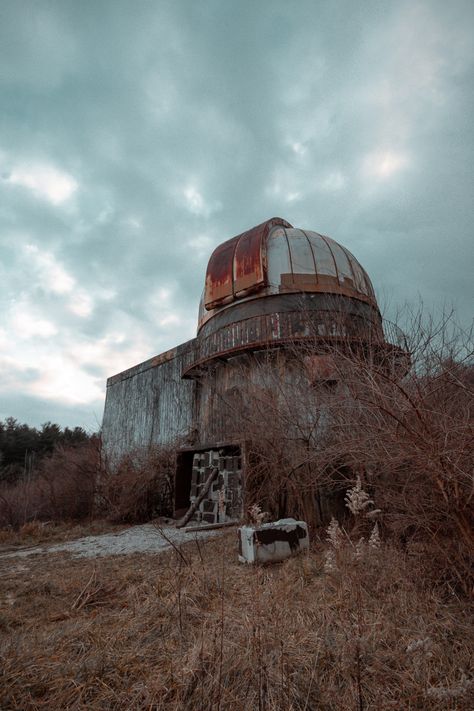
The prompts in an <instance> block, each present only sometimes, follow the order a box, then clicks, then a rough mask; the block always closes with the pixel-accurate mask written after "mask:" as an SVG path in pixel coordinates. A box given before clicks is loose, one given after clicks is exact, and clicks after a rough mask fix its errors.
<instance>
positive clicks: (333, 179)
mask: <svg viewBox="0 0 474 711" xmlns="http://www.w3.org/2000/svg"><path fill="white" fill-rule="evenodd" d="M473 19H474V3H473V2H472V0H466V2H463V1H462V0H451V1H450V2H446V0H442V2H436V1H424V2H417V1H416V0H409V1H408V2H403V1H402V0H396V1H395V2H385V1H384V0H375V1H373V2H371V1H370V0H364V2H354V0H347V2H343V1H338V0H326V1H324V0H319V1H318V0H310V1H304V0H298V1H297V0H294V1H293V2H290V1H289V0H284V1H283V2H280V1H279V0H259V1H258V2H256V1H255V0H252V1H247V0H173V1H172V2H164V1H162V0H73V1H68V0H58V1H57V2H51V1H49V0H0V109H1V110H0V128H1V130H0V243H1V252H0V255H1V256H0V283H1V287H0V289H1V290H0V298H1V311H0V373H1V375H0V418H2V417H6V416H8V415H13V416H14V417H16V418H18V419H19V420H21V421H26V422H28V423H29V424H32V425H38V424H40V423H42V422H45V421H47V420H52V421H55V422H59V423H60V424H62V425H81V426H84V427H87V428H89V429H91V430H96V429H97V428H98V426H99V424H100V422H101V419H102V412H103V404H104V393H105V381H106V378H107V377H108V376H110V375H112V374H114V373H116V372H119V371H120V370H123V369H125V368H128V367H130V366H132V365H135V364H136V363H138V362H141V361H143V360H145V359H147V358H149V357H151V356H153V355H155V354H157V353H159V352H161V351H163V350H166V349H168V348H170V347H172V346H174V345H176V344H177V343H180V342H183V341H185V340H187V339H188V338H191V337H193V335H194V334H195V328H196V317H197V306H198V301H199V296H200V292H201V290H202V286H203V280H204V273H205V268H206V264H207V259H208V257H209V255H210V253H211V251H212V249H213V247H214V246H215V245H217V244H218V243H219V242H222V241H224V240H225V239H228V238H229V237H231V236H233V235H235V234H238V233H239V232H242V231H243V230H245V229H247V228H249V227H251V226H253V225H255V224H258V223H259V222H262V221H263V220H265V219H267V218H269V217H272V216H275V215H277V216H280V217H284V218H285V219H287V220H288V221H289V222H291V223H292V224H293V225H294V226H296V227H302V228H307V229H313V230H316V231H319V232H323V233H325V234H328V235H330V236H331V237H333V238H334V239H336V240H337V241H339V242H341V243H342V244H344V245H345V246H347V247H348V248H349V249H350V250H351V251H352V252H353V253H354V254H355V256H356V257H357V258H358V259H359V261H360V262H361V263H362V264H363V266H364V267H365V268H366V269H367V271H368V272H369V274H370V276H371V278H372V281H373V283H374V286H375V288H376V291H377V294H378V295H379V298H380V301H381V303H382V305H383V307H384V308H385V309H386V308H388V313H389V315H390V314H391V313H393V312H394V310H395V309H396V307H397V306H398V305H401V304H404V303H405V302H406V301H408V302H416V301H417V300H418V299H419V298H422V299H423V301H424V303H425V305H426V307H427V308H428V309H431V310H433V309H434V310H437V309H440V308H441V307H442V305H443V304H444V303H446V304H448V305H451V304H453V305H455V306H456V307H457V309H458V315H459V318H460V319H461V320H462V321H463V322H464V323H465V324H468V323H469V321H470V319H471V317H472V306H473V295H474V289H473V282H472V273H473V266H474V250H473V244H474V241H473V234H472V225H473V222H474V214H473V199H472V198H473V184H474V181H473V170H474V169H473V165H474V156H473V144H474V140H473V125H474V111H473V91H472V84H473V71H472V70H473V40H472V35H473ZM387 305H388V307H387Z"/></svg>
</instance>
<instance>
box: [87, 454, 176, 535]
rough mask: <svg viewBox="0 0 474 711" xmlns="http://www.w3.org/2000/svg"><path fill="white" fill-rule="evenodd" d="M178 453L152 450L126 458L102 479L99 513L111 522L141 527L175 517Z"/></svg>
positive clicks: (99, 491)
mask: <svg viewBox="0 0 474 711" xmlns="http://www.w3.org/2000/svg"><path fill="white" fill-rule="evenodd" d="M175 458H176V449H175V447H174V446H170V447H166V448H165V447H152V448H150V449H147V450H137V451H135V452H133V453H131V454H128V455H126V456H125V457H123V459H122V460H121V462H120V464H119V465H118V467H117V468H116V469H114V470H113V471H111V472H108V473H107V474H104V475H103V477H102V478H101V482H100V487H99V490H98V497H97V498H98V503H99V510H100V511H101V512H102V513H104V514H105V515H106V516H107V517H108V518H109V519H110V520H111V521H113V522H116V523H119V522H123V523H141V522H143V521H149V520H150V519H151V518H153V517H154V516H172V515H173V487H174V472H175Z"/></svg>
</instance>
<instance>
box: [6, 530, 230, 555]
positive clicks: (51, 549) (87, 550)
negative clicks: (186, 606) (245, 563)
mask: <svg viewBox="0 0 474 711" xmlns="http://www.w3.org/2000/svg"><path fill="white" fill-rule="evenodd" d="M220 533H222V529H219V530H216V531H212V530H211V531H199V532H193V533H187V532H186V531H185V530H184V529H177V528H174V527H173V526H164V527H163V528H158V527H156V526H154V525H153V524H152V523H146V524H144V525H143V526H133V527H132V528H127V529H125V530H124V531H120V532H119V533H102V534H100V535H98V536H86V537H85V538H77V539H76V540H74V541H65V542H64V543H52V544H43V545H38V546H30V547H28V548H18V549H17V550H15V551H9V552H6V553H0V559H5V558H25V557H27V556H30V555H37V554H44V553H59V552H65V553H70V554H71V555H72V556H73V557H75V558H99V557H101V556H110V555H127V554H128V553H157V552H160V551H163V550H168V549H169V548H172V547H173V546H176V545H181V544H182V543H189V542H190V541H193V540H195V539H197V540H202V539H205V538H210V537H212V536H218V535H219V534H220Z"/></svg>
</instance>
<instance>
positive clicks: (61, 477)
mask: <svg viewBox="0 0 474 711" xmlns="http://www.w3.org/2000/svg"><path fill="white" fill-rule="evenodd" d="M99 466H100V453H99V450H98V446H97V442H95V441H90V442H86V443H84V444H80V445H77V446H69V447H57V448H56V449H55V450H54V451H53V453H52V454H51V455H49V456H48V457H45V458H44V459H43V460H42V461H41V463H40V464H39V466H38V468H37V469H36V470H35V471H33V472H32V473H31V476H29V477H28V478H27V479H23V480H21V481H20V482H18V483H17V484H15V485H10V486H3V487H2V489H1V490H0V527H2V528H6V527H10V528H13V529H18V528H20V527H21V526H23V525H24V524H27V523H28V522H34V521H58V520H63V521H64V520H81V519H84V518H86V517H88V516H91V515H92V512H93V506H94V492H95V481H96V478H97V474H98V471H99Z"/></svg>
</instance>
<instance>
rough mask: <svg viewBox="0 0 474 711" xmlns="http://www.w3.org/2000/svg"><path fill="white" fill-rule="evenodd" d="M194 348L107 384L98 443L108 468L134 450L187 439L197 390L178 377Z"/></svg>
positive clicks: (189, 345)
mask: <svg viewBox="0 0 474 711" xmlns="http://www.w3.org/2000/svg"><path fill="white" fill-rule="evenodd" d="M193 345H194V339H192V340H190V341H187V342H186V343H183V344H182V345H180V346H177V347H176V348H173V349H172V350H170V351H167V352H166V353H162V354H161V355H159V356H156V357H155V358H151V359H150V360H147V361H145V362H144V363H140V364H139V365H137V366H135V367H133V368H130V369H128V370H125V371H124V372H122V373H119V374H118V375H114V376H112V377H111V378H109V379H108V381H107V394H106V400H105V409H104V418H103V422H102V437H103V442H104V452H105V455H106V457H107V461H108V462H109V463H110V464H112V465H113V464H115V463H117V462H118V461H119V460H120V458H121V457H122V456H123V455H124V454H126V453H128V452H131V451H133V450H136V449H138V448H147V447H149V446H150V445H153V444H158V445H159V444H162V445H167V444H172V443H173V442H174V441H176V439H177V438H185V437H186V436H189V435H190V433H191V430H192V428H193V422H194V414H195V412H194V407H195V405H194V393H195V388H196V385H195V383H194V382H193V381H192V380H182V378H181V373H182V370H183V368H184V367H185V366H186V365H187V364H188V363H189V360H190V358H191V357H192V350H193Z"/></svg>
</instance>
